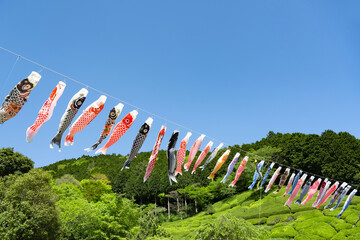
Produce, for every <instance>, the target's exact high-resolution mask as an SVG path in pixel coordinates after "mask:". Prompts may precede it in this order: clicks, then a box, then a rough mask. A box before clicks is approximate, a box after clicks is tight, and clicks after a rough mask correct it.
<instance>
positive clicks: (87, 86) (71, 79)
mask: <svg viewBox="0 0 360 240" xmlns="http://www.w3.org/2000/svg"><path fill="white" fill-rule="evenodd" d="M0 49H2V50H4V51H6V52H8V53H11V54H13V55H16V56H18V57H21V58H22V59H24V60H26V61H28V62H31V63H33V64H35V65H38V66H40V67H42V68H43V69H46V70H48V71H50V72H53V73H55V74H58V75H60V76H62V77H64V78H67V79H69V80H70V81H73V82H75V83H77V84H80V85H82V86H84V87H86V88H89V89H92V90H94V91H96V92H98V93H100V94H103V95H106V96H108V97H110V98H112V99H115V100H118V101H120V102H122V103H124V104H127V105H128V106H131V107H134V108H136V109H138V110H140V111H142V112H144V113H147V114H149V115H152V116H155V117H157V118H159V119H162V120H164V121H166V122H168V123H170V124H173V125H175V126H178V127H181V128H183V129H186V130H188V131H191V132H194V133H197V134H200V135H201V134H202V133H201V132H198V131H195V130H193V129H190V128H188V127H185V126H183V125H181V124H178V123H176V122H174V121H171V120H169V119H166V118H164V117H162V116H160V115H157V114H155V113H152V112H149V111H147V110H145V109H142V108H140V107H138V106H135V105H133V104H131V103H128V102H126V101H124V100H122V99H120V98H117V97H115V96H113V95H111V94H108V93H106V92H103V91H101V90H99V89H96V88H94V87H92V86H89V85H87V84H85V83H83V82H81V81H78V80H76V79H74V78H72V77H69V76H67V75H65V74H62V73H60V72H58V71H56V70H54V69H51V68H49V67H46V66H44V65H42V64H40V63H38V62H35V61H33V60H31V59H28V58H26V57H24V56H21V55H19V54H17V53H15V52H13V51H10V50H8V49H6V48H4V47H2V46H0ZM209 138H210V137H209Z"/></svg>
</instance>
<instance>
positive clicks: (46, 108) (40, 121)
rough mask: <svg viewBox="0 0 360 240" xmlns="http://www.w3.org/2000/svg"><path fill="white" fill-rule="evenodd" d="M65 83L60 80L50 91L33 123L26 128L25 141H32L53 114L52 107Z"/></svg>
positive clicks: (62, 90) (61, 92)
mask: <svg viewBox="0 0 360 240" xmlns="http://www.w3.org/2000/svg"><path fill="white" fill-rule="evenodd" d="M65 87H66V84H65V83H64V82H62V81H60V82H59V83H58V84H57V85H56V87H55V88H54V90H53V91H52V92H51V94H50V97H49V98H48V99H47V100H46V102H45V103H44V105H43V106H42V107H41V109H40V111H39V113H38V117H37V118H36V120H35V122H34V124H33V125H32V126H30V127H29V128H28V129H27V130H26V141H27V142H29V143H30V142H32V140H33V139H34V137H35V135H36V134H37V132H38V131H39V129H40V128H41V127H42V126H43V125H44V123H45V122H47V121H48V120H50V118H51V116H52V115H53V112H54V108H55V106H56V103H57V101H58V100H59V98H60V97H61V95H62V94H63V92H64V90H65Z"/></svg>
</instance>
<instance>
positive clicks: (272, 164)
mask: <svg viewBox="0 0 360 240" xmlns="http://www.w3.org/2000/svg"><path fill="white" fill-rule="evenodd" d="M274 165H275V163H271V164H270V166H269V168H268V169H267V170H266V173H265V176H264V178H263V180H262V181H261V184H260V186H259V187H258V189H260V188H261V187H262V186H263V185H264V184H265V182H266V179H267V178H268V177H269V174H270V172H271V170H272V168H273V167H274Z"/></svg>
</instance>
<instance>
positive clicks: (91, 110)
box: [65, 95, 106, 146]
mask: <svg viewBox="0 0 360 240" xmlns="http://www.w3.org/2000/svg"><path fill="white" fill-rule="evenodd" d="M105 102H106V96H105V95H101V96H100V97H99V99H98V100H96V101H95V102H93V103H92V104H90V106H88V107H87V108H86V109H85V110H84V112H83V113H82V114H81V115H80V116H79V117H78V118H77V119H76V121H75V122H74V123H73V125H72V126H71V127H70V132H69V134H68V135H67V136H66V138H65V146H68V145H74V135H75V134H76V133H78V132H80V131H81V130H83V129H84V128H85V127H86V126H87V125H89V124H90V123H91V121H92V120H94V118H95V117H96V116H97V115H98V114H99V113H100V112H101V111H102V110H103V108H104V104H105Z"/></svg>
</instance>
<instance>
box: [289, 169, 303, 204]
mask: <svg viewBox="0 0 360 240" xmlns="http://www.w3.org/2000/svg"><path fill="white" fill-rule="evenodd" d="M306 177H307V174H306V173H305V174H303V175H302V176H301V178H300V179H299V181H298V182H297V184H296V186H295V188H294V190H293V192H292V193H291V195H290V197H289V199H288V200H287V201H286V203H285V204H284V206H286V205H287V206H288V207H291V203H292V201H293V200H294V199H295V198H296V195H297V194H298V193H299V191H300V189H301V187H302V185H303V184H304V182H305V179H306Z"/></svg>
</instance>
